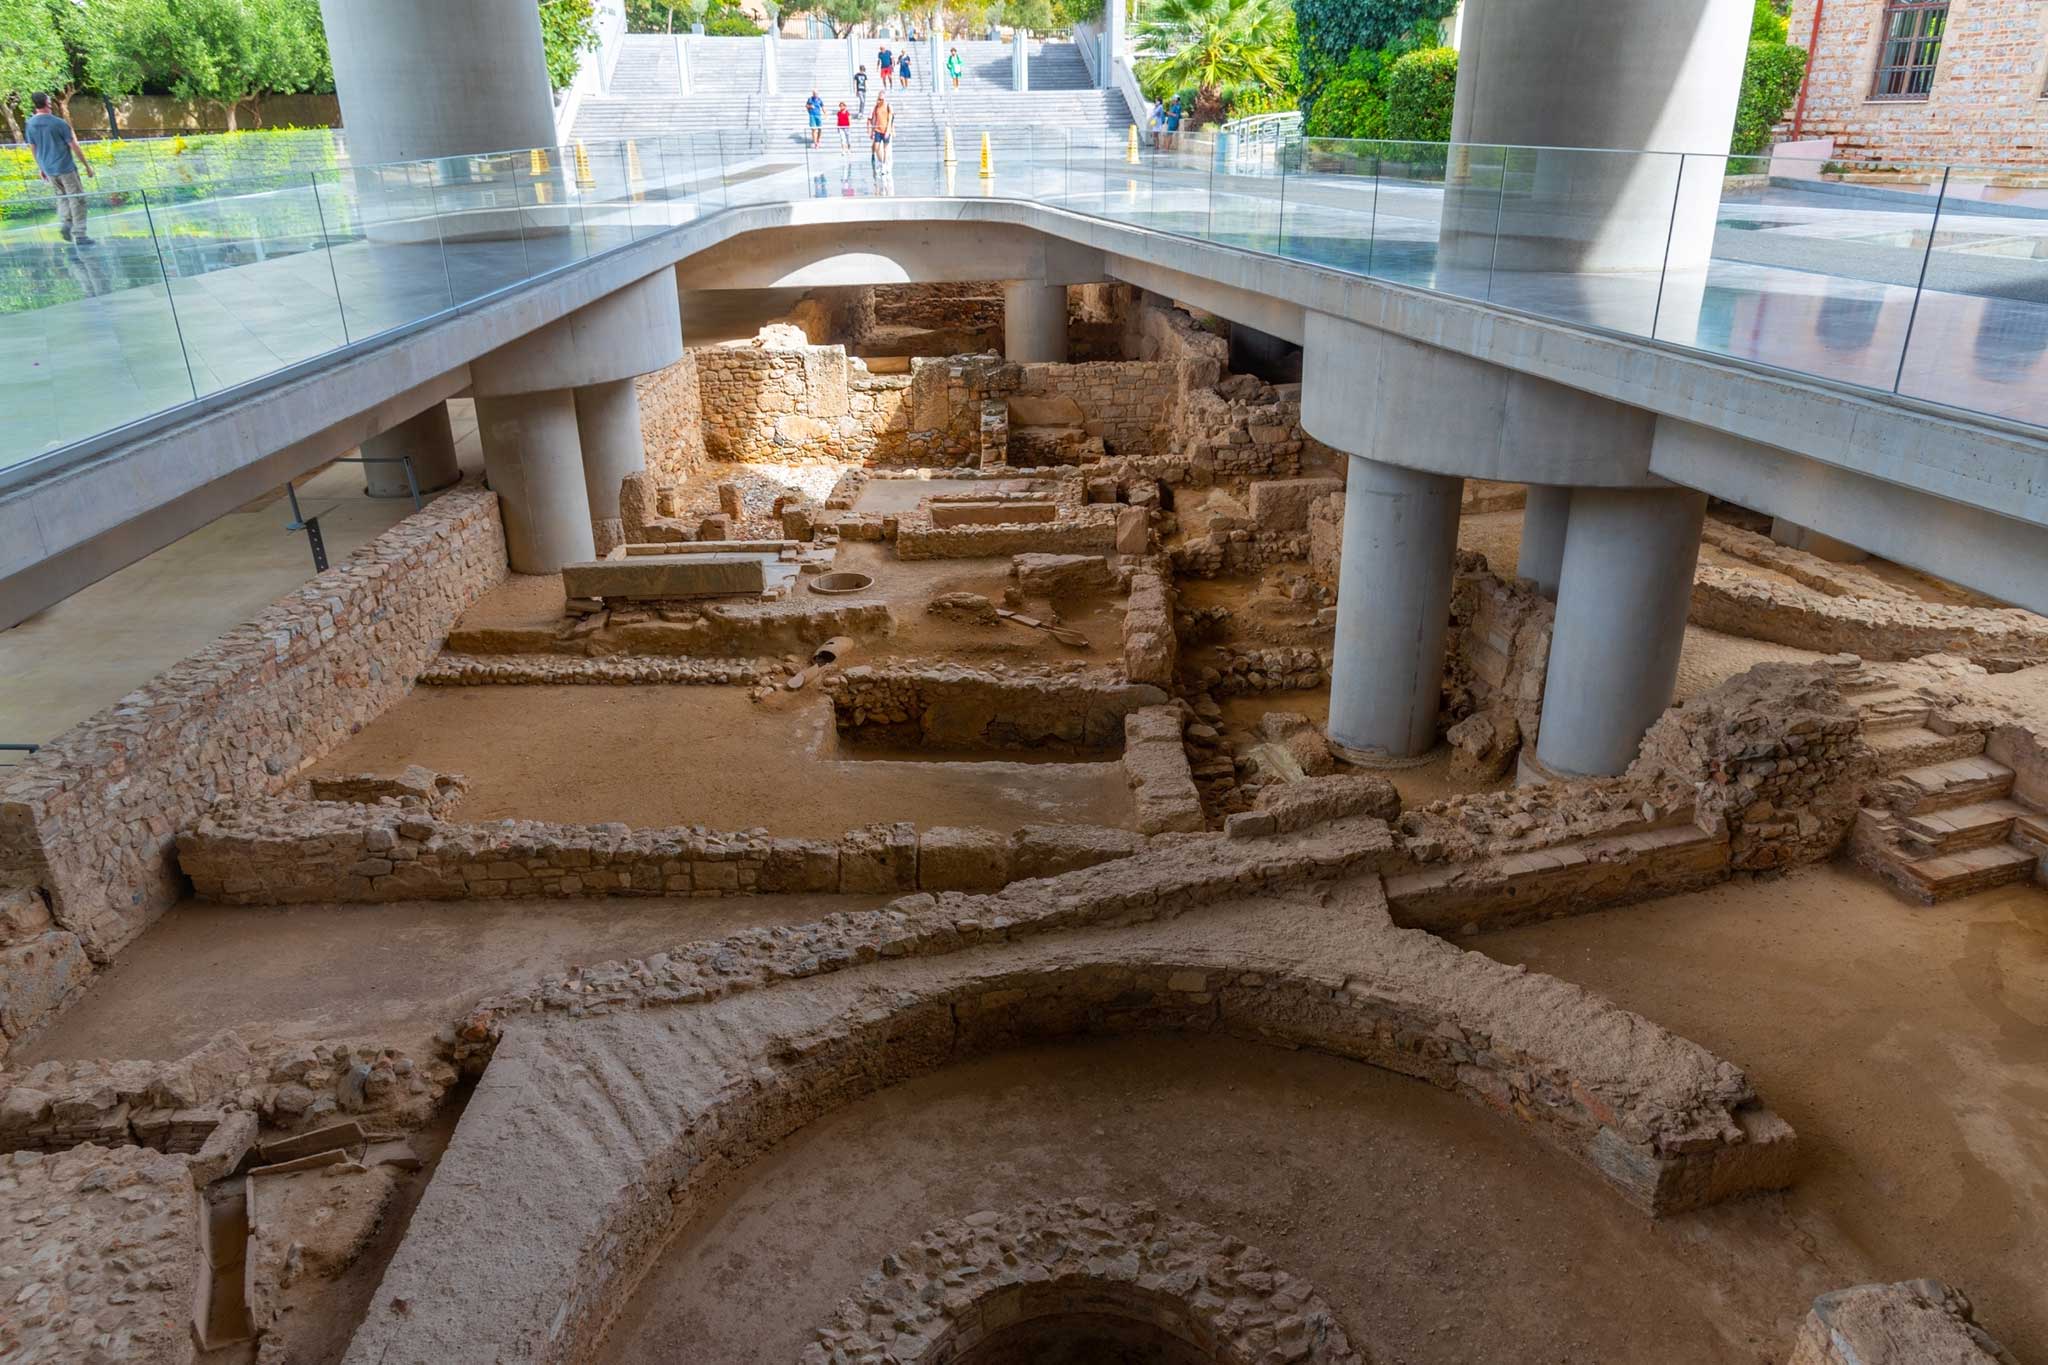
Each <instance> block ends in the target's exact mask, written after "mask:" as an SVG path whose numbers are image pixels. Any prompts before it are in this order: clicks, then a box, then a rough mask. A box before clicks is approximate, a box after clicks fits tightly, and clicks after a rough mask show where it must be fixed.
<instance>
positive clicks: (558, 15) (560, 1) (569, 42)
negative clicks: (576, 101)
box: [540, 0, 597, 90]
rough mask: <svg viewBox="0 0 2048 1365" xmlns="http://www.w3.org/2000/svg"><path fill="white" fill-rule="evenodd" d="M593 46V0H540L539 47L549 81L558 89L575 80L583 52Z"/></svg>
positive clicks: (594, 41)
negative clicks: (545, 61)
mask: <svg viewBox="0 0 2048 1365" xmlns="http://www.w3.org/2000/svg"><path fill="white" fill-rule="evenodd" d="M596 46H597V6H596V5H595V4H594V3H592V0H540V49H541V55H542V56H543V57H545V58H546V59H547V64H548V84H550V85H552V86H554V88H555V89H557V90H560V89H562V88H564V87H565V86H567V85H568V84H569V82H571V81H573V80H575V79H576V68H577V67H579V66H581V65H582V64H583V54H584V53H585V52H587V51H589V50H590V49H591V48H593V47H596Z"/></svg>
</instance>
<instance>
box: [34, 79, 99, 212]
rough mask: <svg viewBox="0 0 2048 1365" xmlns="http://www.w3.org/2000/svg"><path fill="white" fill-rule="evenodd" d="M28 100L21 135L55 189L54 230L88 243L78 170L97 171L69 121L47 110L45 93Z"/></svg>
mask: <svg viewBox="0 0 2048 1365" xmlns="http://www.w3.org/2000/svg"><path fill="white" fill-rule="evenodd" d="M29 104H30V105H31V106H32V107H33V108H34V109H35V113H33V114H31V115H30V116H29V120H28V127H27V128H26V129H24V130H23V135H24V136H26V137H27V138H28V145H29V148H30V150H32V151H33V152H34V153H35V158H36V169H37V170H38V171H40V172H42V176H43V179H45V180H47V181H49V182H50V183H51V184H52V185H54V186H55V187H56V189H57V220H58V222H57V231H58V232H59V233H60V234H62V235H63V238H64V240H65V241H67V242H82V243H85V244H87V245H90V244H91V242H92V238H90V237H88V236H86V235H85V186H84V185H83V184H81V183H80V182H79V179H78V172H79V170H80V168H81V167H82V168H83V169H84V171H85V173H86V174H87V175H91V176H97V175H98V174H99V173H98V172H97V171H95V170H93V168H92V163H90V162H88V161H87V160H86V159H85V148H83V147H81V146H79V145H78V135H77V134H75V133H73V132H72V131H71V125H70V124H68V123H66V122H65V121H64V120H63V119H60V118H58V117H57V116H56V115H55V114H53V113H51V112H50V97H49V96H48V95H46V94H43V93H42V92H40V91H38V92H37V93H36V94H34V95H32V96H30V97H29Z"/></svg>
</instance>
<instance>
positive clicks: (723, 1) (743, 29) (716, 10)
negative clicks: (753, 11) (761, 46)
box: [703, 0, 762, 38]
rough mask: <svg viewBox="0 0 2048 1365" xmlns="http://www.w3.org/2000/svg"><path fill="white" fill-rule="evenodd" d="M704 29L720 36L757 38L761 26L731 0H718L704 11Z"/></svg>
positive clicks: (759, 34)
mask: <svg viewBox="0 0 2048 1365" xmlns="http://www.w3.org/2000/svg"><path fill="white" fill-rule="evenodd" d="M703 24H704V31H705V32H706V33H708V34H711V35H713V36H715V37H720V38H758V37H760V36H761V31H762V30H761V26H760V25H759V24H757V23H755V22H754V21H753V20H752V19H750V18H748V17H747V13H746V11H745V10H743V9H741V8H740V7H739V6H738V5H737V4H734V3H732V0H719V3H718V4H715V5H712V6H711V7H710V8H708V9H707V10H706V11H705V12H704V19H703Z"/></svg>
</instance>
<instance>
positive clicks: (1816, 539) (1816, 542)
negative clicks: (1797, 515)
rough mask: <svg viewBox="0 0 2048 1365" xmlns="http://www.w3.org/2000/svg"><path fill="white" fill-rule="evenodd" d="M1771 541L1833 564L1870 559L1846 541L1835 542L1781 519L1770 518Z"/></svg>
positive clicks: (1854, 562)
mask: <svg viewBox="0 0 2048 1365" xmlns="http://www.w3.org/2000/svg"><path fill="white" fill-rule="evenodd" d="M1771 539H1772V540H1775V541H1777V542H1778V543H1779V544H1780V545H1783V546H1786V547H1787V548H1789V549H1793V550H1804V551H1806V553H1808V554H1810V555H1817V556H1819V557H1820V558H1822V559H1825V560H1828V561H1829V562H1830V563H1834V564H1861V563H1862V562H1863V561H1864V560H1866V559H1868V558H1870V551H1868V550H1863V549H1858V548H1857V547H1856V546H1854V545H1851V544H1850V543H1849V542H1848V541H1846V540H1836V539H1835V538H1834V537H1833V536H1830V535H1823V534H1822V533H1820V532H1819V531H1816V530H1814V529H1813V528H1812V527H1810V526H1801V525H1800V524H1799V523H1798V522H1796V521H1787V520H1785V518H1783V517H1772V518H1771Z"/></svg>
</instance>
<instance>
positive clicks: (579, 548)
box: [476, 389, 597, 573]
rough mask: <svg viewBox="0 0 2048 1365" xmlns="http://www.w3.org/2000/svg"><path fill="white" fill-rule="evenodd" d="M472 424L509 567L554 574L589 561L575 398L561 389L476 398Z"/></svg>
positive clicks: (592, 551) (592, 546)
mask: <svg viewBox="0 0 2048 1365" xmlns="http://www.w3.org/2000/svg"><path fill="white" fill-rule="evenodd" d="M476 422H477V434H478V435H479V437H480V438H481V439H482V441H483V447H484V473H485V474H486V476H487V477H488V478H489V479H490V481H491V488H492V490H493V491H494V492H496V493H497V495H498V498H499V504H500V507H501V508H502V510H503V512H504V517H505V557H506V559H507V560H508V561H509V562H510V564H511V566H512V572H514V573H558V572H560V571H561V568H562V566H563V565H564V564H574V563H577V562H579V561H582V560H587V559H595V558H596V557H597V543H596V541H595V539H594V538H593V537H592V536H591V532H590V497H589V494H588V493H587V492H586V491H585V488H584V483H583V451H582V449H581V443H580V441H579V439H578V436H577V430H576V399H575V396H574V395H573V394H572V393H571V392H570V391H569V390H567V389H549V390H546V391H544V392H541V393H514V394H503V395H497V396H491V397H486V396H482V395H479V396H478V398H477V400H476Z"/></svg>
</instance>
